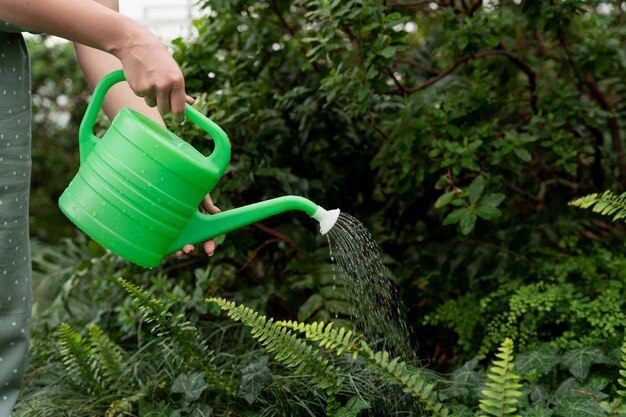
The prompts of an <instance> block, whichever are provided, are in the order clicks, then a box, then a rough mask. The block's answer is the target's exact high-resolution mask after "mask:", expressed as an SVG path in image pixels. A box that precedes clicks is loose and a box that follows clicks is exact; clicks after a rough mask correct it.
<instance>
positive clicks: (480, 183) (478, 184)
mask: <svg viewBox="0 0 626 417" xmlns="http://www.w3.org/2000/svg"><path fill="white" fill-rule="evenodd" d="M484 190H485V179H484V178H483V176H482V175H479V176H477V177H476V178H474V180H473V181H472V183H471V184H470V185H469V187H468V188H467V193H468V195H469V201H470V203H472V204H476V202H477V201H478V200H479V199H480V196H481V195H483V191H484Z"/></svg>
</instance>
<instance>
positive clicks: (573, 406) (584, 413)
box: [556, 394, 606, 417]
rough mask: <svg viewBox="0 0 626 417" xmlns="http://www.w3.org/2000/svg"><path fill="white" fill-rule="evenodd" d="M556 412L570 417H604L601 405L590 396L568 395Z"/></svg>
mask: <svg viewBox="0 0 626 417" xmlns="http://www.w3.org/2000/svg"><path fill="white" fill-rule="evenodd" d="M556 412H557V414H558V415H560V416H568V417H603V416H605V415H606V414H605V413H604V410H602V407H600V403H598V401H597V400H595V399H594V398H593V397H592V396H590V395H580V394H579V395H568V396H566V397H564V398H563V400H562V401H561V402H560V403H559V404H558V405H557V407H556Z"/></svg>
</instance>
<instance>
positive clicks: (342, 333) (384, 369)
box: [277, 321, 449, 417]
mask: <svg viewBox="0 0 626 417" xmlns="http://www.w3.org/2000/svg"><path fill="white" fill-rule="evenodd" d="M277 325H279V326H283V327H286V328H289V329H292V330H295V331H298V332H300V333H303V334H304V336H305V337H306V338H307V339H309V340H311V341H315V342H318V343H319V344H320V346H322V347H327V348H329V349H331V350H334V351H336V353H337V354H338V355H340V354H341V353H342V352H352V353H353V357H355V358H356V357H357V356H360V357H362V358H363V359H365V360H366V361H367V362H369V363H370V364H371V365H372V366H373V367H375V368H376V369H377V370H378V372H379V373H380V374H382V375H383V376H384V377H385V378H387V379H388V380H391V381H393V382H396V383H398V384H400V385H401V386H402V389H403V391H404V392H405V393H410V394H411V395H412V396H413V397H415V398H416V399H417V400H418V401H419V402H420V403H421V404H422V405H423V406H424V408H425V409H426V410H428V411H429V412H430V414H431V415H433V416H437V417H445V416H447V415H448V414H449V410H448V409H447V408H446V407H445V406H444V405H443V403H442V402H441V401H439V396H438V393H437V391H436V390H435V385H434V384H430V383H428V381H427V380H426V378H424V377H423V376H422V374H421V373H420V371H419V370H418V369H410V368H409V367H408V366H407V364H406V363H405V362H403V361H402V360H400V358H393V359H390V357H389V353H388V352H386V351H383V352H374V351H373V350H372V349H371V348H370V347H369V346H368V345H367V343H365V341H363V340H360V339H359V338H357V337H356V336H353V334H352V332H351V331H350V330H348V331H346V330H345V329H343V328H342V329H340V330H336V329H334V328H333V324H332V323H328V324H324V323H323V322H315V323H310V324H304V323H298V322H294V321H281V322H278V323H277Z"/></svg>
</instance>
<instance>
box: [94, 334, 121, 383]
mask: <svg viewBox="0 0 626 417" xmlns="http://www.w3.org/2000/svg"><path fill="white" fill-rule="evenodd" d="M87 331H88V335H89V344H90V345H91V359H90V361H91V363H92V369H95V370H96V372H97V374H98V379H99V380H100V381H101V384H106V385H108V386H110V387H113V388H114V387H115V385H116V384H115V382H116V381H117V380H118V379H119V378H120V376H121V375H122V372H123V366H124V364H125V363H126V361H125V358H124V351H123V350H122V348H120V347H119V346H118V345H117V343H115V342H113V341H112V340H111V339H110V338H109V337H108V336H107V335H106V334H105V333H104V332H103V331H102V329H101V328H100V327H98V326H97V325H96V324H93V323H92V324H91V325H89V328H88V329H87Z"/></svg>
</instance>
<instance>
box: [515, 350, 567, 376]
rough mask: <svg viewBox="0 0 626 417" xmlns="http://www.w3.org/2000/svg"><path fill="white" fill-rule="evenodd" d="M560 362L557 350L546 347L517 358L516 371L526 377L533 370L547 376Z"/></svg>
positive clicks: (521, 354) (522, 354)
mask: <svg viewBox="0 0 626 417" xmlns="http://www.w3.org/2000/svg"><path fill="white" fill-rule="evenodd" d="M559 362H560V357H559V355H558V354H557V353H556V350H555V349H551V348H549V347H547V346H545V347H544V348H543V349H539V350H532V351H530V352H525V353H520V354H519V355H517V357H516V358H515V370H516V371H517V372H518V373H520V374H522V375H524V374H527V373H529V372H531V371H533V370H537V371H539V372H540V373H542V374H547V373H548V372H550V371H551V370H552V369H554V367H555V366H557V365H558V364H559Z"/></svg>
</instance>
